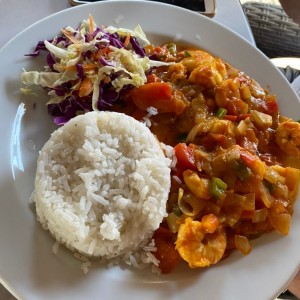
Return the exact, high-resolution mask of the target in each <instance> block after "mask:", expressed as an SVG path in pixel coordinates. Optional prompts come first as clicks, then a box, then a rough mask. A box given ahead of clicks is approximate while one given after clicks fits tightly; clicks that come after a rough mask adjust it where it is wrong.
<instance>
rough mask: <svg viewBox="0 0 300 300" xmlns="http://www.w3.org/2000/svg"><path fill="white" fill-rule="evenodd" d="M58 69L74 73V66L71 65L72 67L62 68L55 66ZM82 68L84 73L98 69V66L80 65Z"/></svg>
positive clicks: (61, 66)
mask: <svg viewBox="0 0 300 300" xmlns="http://www.w3.org/2000/svg"><path fill="white" fill-rule="evenodd" d="M57 67H58V68H60V69H63V70H73V71H76V66H75V65H73V66H63V65H58V66H57ZM82 67H83V70H84V71H86V72H87V71H92V70H95V69H96V68H98V66H97V65H96V64H84V65H82Z"/></svg>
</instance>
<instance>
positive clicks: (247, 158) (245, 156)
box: [240, 151, 256, 167]
mask: <svg viewBox="0 0 300 300" xmlns="http://www.w3.org/2000/svg"><path fill="white" fill-rule="evenodd" d="M240 159H241V161H242V162H243V163H244V164H245V165H246V166H248V167H251V166H253V164H254V163H255V160H256V158H255V156H254V155H252V154H251V153H249V152H246V151H241V153H240Z"/></svg>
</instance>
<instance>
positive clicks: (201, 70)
mask: <svg viewBox="0 0 300 300" xmlns="http://www.w3.org/2000/svg"><path fill="white" fill-rule="evenodd" d="M189 54H190V57H188V58H185V59H183V60H182V62H181V63H182V64H183V65H184V66H186V68H187V71H189V72H191V73H190V76H189V81H190V82H191V83H193V84H200V85H203V86H205V87H208V88H210V87H215V86H216V85H219V84H221V83H222V82H223V80H224V77H225V75H226V68H225V65H224V63H223V62H222V61H221V60H220V59H217V58H214V57H213V56H212V55H210V54H209V53H207V52H205V51H200V50H197V51H189Z"/></svg>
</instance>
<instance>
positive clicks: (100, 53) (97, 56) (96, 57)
mask: <svg viewBox="0 0 300 300" xmlns="http://www.w3.org/2000/svg"><path fill="white" fill-rule="evenodd" d="M109 52H110V49H109V47H105V48H102V49H99V50H98V51H97V52H96V53H95V54H94V55H93V58H94V60H96V61H98V60H99V59H100V57H101V56H105V55H107V54H108V53H109Z"/></svg>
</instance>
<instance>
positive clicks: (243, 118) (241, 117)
mask: <svg viewBox="0 0 300 300" xmlns="http://www.w3.org/2000/svg"><path fill="white" fill-rule="evenodd" d="M250 117H251V114H240V115H238V116H237V121H238V122H239V121H241V120H246V119H247V118H250Z"/></svg>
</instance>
